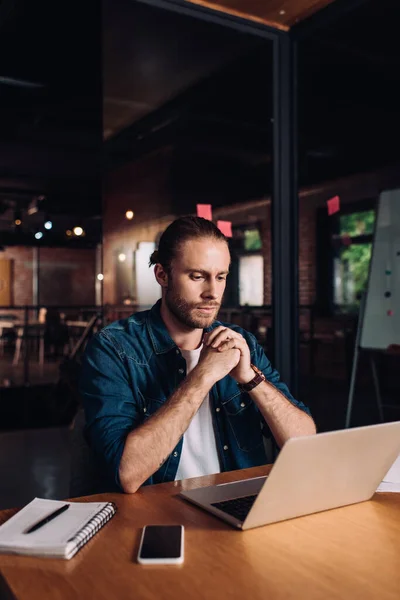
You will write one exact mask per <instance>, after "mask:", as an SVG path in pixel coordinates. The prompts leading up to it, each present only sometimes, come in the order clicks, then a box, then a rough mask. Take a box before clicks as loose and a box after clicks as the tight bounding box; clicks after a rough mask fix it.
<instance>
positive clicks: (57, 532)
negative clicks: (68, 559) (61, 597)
mask: <svg viewBox="0 0 400 600" xmlns="http://www.w3.org/2000/svg"><path fill="white" fill-rule="evenodd" d="M64 504H66V502H62V501H58V500H47V499H46V500H45V499H42V498H35V499H34V500H32V502H30V503H29V504H28V505H27V506H25V507H24V508H23V509H22V510H20V511H19V512H18V513H17V514H16V515H14V516H13V517H11V519H9V520H8V521H6V522H5V523H4V524H3V525H1V527H0V551H3V552H6V551H14V552H16V553H28V554H29V553H31V554H49V555H55V556H60V555H65V553H66V551H67V546H68V540H69V539H70V538H71V537H73V536H74V535H76V533H77V532H78V531H79V530H80V529H81V528H82V527H83V526H84V525H85V524H86V523H87V522H88V521H89V520H90V519H92V518H93V517H94V516H95V515H96V514H97V513H98V512H99V511H100V510H101V509H102V508H104V507H105V506H106V505H107V503H106V502H70V503H69V505H70V506H69V509H68V510H66V511H65V512H64V513H62V514H61V515H59V516H58V517H56V518H55V519H54V520H52V521H50V522H49V523H46V525H44V526H43V527H41V528H40V529H38V530H37V531H34V532H32V533H29V534H25V533H24V531H25V530H26V529H27V528H28V527H30V526H31V525H33V524H34V523H36V522H37V521H39V520H40V519H42V518H43V517H45V516H46V515H48V514H50V513H51V512H53V511H54V510H56V509H57V508H60V507H61V506H63V505H64Z"/></svg>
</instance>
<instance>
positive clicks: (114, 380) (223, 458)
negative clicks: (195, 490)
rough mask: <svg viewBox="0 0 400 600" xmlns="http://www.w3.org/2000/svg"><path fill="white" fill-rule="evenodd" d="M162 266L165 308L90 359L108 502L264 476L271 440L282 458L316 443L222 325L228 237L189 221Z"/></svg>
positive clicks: (100, 343) (258, 360) (166, 238)
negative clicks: (111, 495)
mask: <svg viewBox="0 0 400 600" xmlns="http://www.w3.org/2000/svg"><path fill="white" fill-rule="evenodd" d="M150 265H154V274H155V278H156V280H157V282H158V283H159V285H160V286H161V291H162V297H161V300H159V301H158V302H157V303H156V304H155V305H154V306H153V307H152V308H151V309H150V310H148V311H144V312H138V313H135V314H133V315H132V316H130V317H129V318H128V319H124V320H120V321H117V322H115V323H112V324H110V325H108V326H107V327H105V328H104V329H102V330H101V331H100V333H98V334H97V335H96V336H95V337H94V338H93V340H92V341H91V342H90V344H89V345H88V348H87V350H86V353H85V358H84V364H83V369H82V376H81V385H80V391H81V395H82V398H83V405H84V410H85V419H86V429H85V435H86V439H87V440H88V442H89V444H90V446H91V447H92V448H93V450H94V452H95V455H96V457H97V460H98V461H99V465H100V466H101V468H102V472H103V473H104V478H105V485H106V487H107V490H108V491H111V490H116V491H124V492H126V493H134V492H135V491H136V490H138V489H139V487H140V486H142V485H147V484H152V483H161V482H165V481H174V480H177V479H185V478H188V477H197V476H201V475H209V474H212V473H219V472H221V471H229V470H234V469H243V468H247V467H254V466H258V465H263V464H266V463H267V462H271V458H270V457H269V459H268V460H267V455H266V444H265V443H264V439H265V438H269V439H270V440H272V444H273V445H274V446H275V448H276V451H279V448H280V447H282V445H283V444H284V443H285V442H286V440H288V439H289V438H290V437H293V436H301V435H311V434H314V433H315V424H314V421H313V419H312V418H311V416H310V412H309V410H308V408H307V407H306V406H305V405H304V404H303V403H301V402H299V401H297V400H295V399H294V398H293V397H292V395H291V394H290V392H289V390H288V388H287V386H286V385H285V384H284V383H283V382H281V381H280V377H279V374H278V372H277V371H276V370H274V369H273V368H272V366H271V363H270V361H269V360H268V358H267V357H266V355H265V354H264V351H263V349H262V348H261V346H260V345H259V344H258V343H257V340H256V338H255V337H254V336H253V335H252V334H251V333H249V332H247V331H245V330H244V329H241V328H240V327H238V326H236V325H227V324H223V323H220V322H219V321H217V320H216V318H217V314H218V311H219V308H220V306H221V302H222V298H223V294H224V290H225V286H226V278H227V276H228V273H229V265H230V253H229V247H228V243H227V239H226V238H225V236H224V235H223V234H222V233H221V231H220V230H219V229H218V228H217V227H216V226H215V225H214V224H213V223H212V222H211V221H208V220H206V219H202V218H199V217H192V216H188V217H182V218H180V219H177V220H175V221H174V222H173V223H171V225H169V227H167V229H166V230H165V231H164V233H163V234H162V236H161V238H160V242H159V247H158V250H156V251H155V252H154V253H153V254H152V256H151V258H150ZM288 343H290V340H288Z"/></svg>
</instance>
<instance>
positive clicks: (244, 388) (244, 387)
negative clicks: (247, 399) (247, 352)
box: [238, 364, 265, 392]
mask: <svg viewBox="0 0 400 600" xmlns="http://www.w3.org/2000/svg"><path fill="white" fill-rule="evenodd" d="M250 366H251V368H252V369H253V371H254V373H255V377H253V379H252V380H251V381H249V382H248V383H239V384H238V386H239V390H240V391H241V392H251V390H253V389H254V388H255V387H256V386H257V385H258V384H259V383H261V382H262V381H265V375H264V373H263V372H262V371H260V369H259V368H258V367H256V366H255V365H253V364H251V365H250Z"/></svg>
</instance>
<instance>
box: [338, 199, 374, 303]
mask: <svg viewBox="0 0 400 600" xmlns="http://www.w3.org/2000/svg"><path fill="white" fill-rule="evenodd" d="M374 224H375V211H374V210H367V211H362V212H355V213H350V214H347V215H346V214H345V215H341V216H340V228H339V235H338V236H335V237H336V241H337V244H336V247H337V252H336V256H335V258H334V269H333V276H334V286H333V288H334V303H335V304H336V305H337V306H338V307H339V308H340V309H341V310H343V311H346V312H347V311H349V310H352V309H356V308H357V307H358V304H359V302H360V297H361V293H362V292H363V291H364V290H365V289H366V285H367V282H368V273H369V263H370V260H371V255H372V241H373V231H374Z"/></svg>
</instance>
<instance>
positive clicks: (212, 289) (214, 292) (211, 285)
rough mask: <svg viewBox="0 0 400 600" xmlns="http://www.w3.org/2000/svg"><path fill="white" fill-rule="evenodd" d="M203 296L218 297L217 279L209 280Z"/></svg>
mask: <svg viewBox="0 0 400 600" xmlns="http://www.w3.org/2000/svg"><path fill="white" fill-rule="evenodd" d="M202 296H203V298H214V299H216V298H218V289H217V283H216V281H209V282H207V285H206V287H205V288H204V290H203V293H202Z"/></svg>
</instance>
